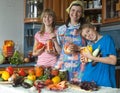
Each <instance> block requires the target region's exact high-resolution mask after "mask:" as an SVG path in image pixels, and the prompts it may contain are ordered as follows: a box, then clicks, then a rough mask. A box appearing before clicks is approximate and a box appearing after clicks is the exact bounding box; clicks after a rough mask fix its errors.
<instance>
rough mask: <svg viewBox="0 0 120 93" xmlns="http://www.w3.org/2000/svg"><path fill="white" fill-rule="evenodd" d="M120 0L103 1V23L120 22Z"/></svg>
mask: <svg viewBox="0 0 120 93" xmlns="http://www.w3.org/2000/svg"><path fill="white" fill-rule="evenodd" d="M118 3H119V4H120V0H102V23H112V22H118V21H120V15H119V13H120V10H119V9H117V4H118Z"/></svg>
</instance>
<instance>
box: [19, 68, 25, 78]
mask: <svg viewBox="0 0 120 93" xmlns="http://www.w3.org/2000/svg"><path fill="white" fill-rule="evenodd" d="M18 74H19V75H20V76H26V72H25V70H24V69H23V68H20V69H19V71H18Z"/></svg>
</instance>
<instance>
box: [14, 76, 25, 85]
mask: <svg viewBox="0 0 120 93" xmlns="http://www.w3.org/2000/svg"><path fill="white" fill-rule="evenodd" d="M23 81H24V77H23V76H17V77H16V78H15V79H14V80H13V83H12V86H13V87H17V86H20V85H21V84H22V82H23Z"/></svg>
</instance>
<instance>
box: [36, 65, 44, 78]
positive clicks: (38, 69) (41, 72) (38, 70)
mask: <svg viewBox="0 0 120 93" xmlns="http://www.w3.org/2000/svg"><path fill="white" fill-rule="evenodd" d="M43 73H44V69H43V67H42V66H40V67H39V66H36V67H35V75H36V77H40V76H42V75H43Z"/></svg>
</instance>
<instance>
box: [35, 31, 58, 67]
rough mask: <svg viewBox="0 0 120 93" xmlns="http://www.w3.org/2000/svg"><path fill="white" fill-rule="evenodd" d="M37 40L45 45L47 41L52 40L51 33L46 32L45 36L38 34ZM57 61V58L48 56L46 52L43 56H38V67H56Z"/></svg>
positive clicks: (36, 35)
mask: <svg viewBox="0 0 120 93" xmlns="http://www.w3.org/2000/svg"><path fill="white" fill-rule="evenodd" d="M35 39H36V40H37V41H38V42H42V43H43V44H46V41H47V40H48V39H50V37H49V33H46V32H45V33H44V35H43V36H40V34H39V32H37V33H36V34H35ZM56 61H57V56H55V55H52V54H48V53H47V52H46V51H44V52H43V53H42V54H41V55H39V56H38V59H37V64H36V65H37V66H40V65H44V66H54V65H55V63H56Z"/></svg>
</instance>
